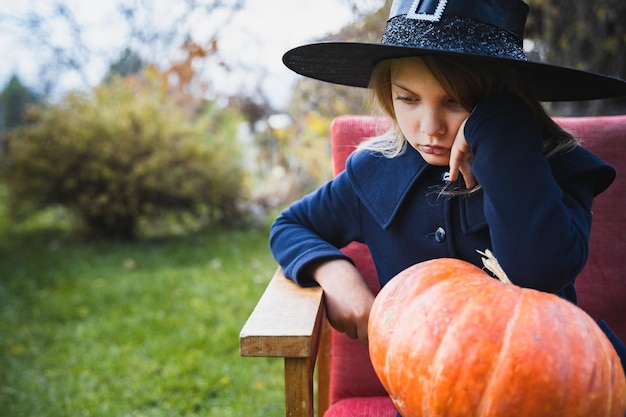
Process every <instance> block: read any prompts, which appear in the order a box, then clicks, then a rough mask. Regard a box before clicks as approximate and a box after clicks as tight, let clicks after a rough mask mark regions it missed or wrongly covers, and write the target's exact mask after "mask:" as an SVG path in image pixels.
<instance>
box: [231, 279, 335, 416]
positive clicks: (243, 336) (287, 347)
mask: <svg viewBox="0 0 626 417" xmlns="http://www.w3.org/2000/svg"><path fill="white" fill-rule="evenodd" d="M323 323H324V304H323V293H322V289H321V288H320V287H312V288H302V287H300V286H298V285H297V284H295V283H294V282H293V281H291V280H289V279H287V278H285V276H284V275H283V273H282V270H280V269H278V271H276V273H275V274H274V277H273V278H272V280H271V281H270V283H269V285H268V286H267V289H266V290H265V292H264V293H263V295H262V296H261V299H260V300H259V302H258V304H257V305H256V307H255V308H254V310H253V311H252V314H251V315H250V317H249V318H248V321H247V322H246V323H245V324H244V326H243V328H242V330H241V333H240V335H239V350H240V353H241V356H263V357H284V358H285V407H286V415H288V416H301V417H309V416H313V370H314V368H315V359H316V355H317V349H318V347H319V341H320V337H321V334H322V329H323V327H324V326H323Z"/></svg>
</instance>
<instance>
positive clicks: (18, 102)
mask: <svg viewBox="0 0 626 417" xmlns="http://www.w3.org/2000/svg"><path fill="white" fill-rule="evenodd" d="M39 102H40V98H39V96H37V94H35V93H34V92H32V91H31V90H30V89H29V88H27V87H26V86H24V84H22V82H21V81H20V79H19V77H18V76H17V75H13V76H12V77H11V79H10V80H9V82H8V83H7V85H6V86H5V87H4V90H2V92H1V93H0V108H2V114H1V120H0V126H4V128H6V129H12V128H14V127H17V126H20V125H23V124H24V122H25V116H26V110H27V109H28V107H30V106H32V105H35V104H37V103H39Z"/></svg>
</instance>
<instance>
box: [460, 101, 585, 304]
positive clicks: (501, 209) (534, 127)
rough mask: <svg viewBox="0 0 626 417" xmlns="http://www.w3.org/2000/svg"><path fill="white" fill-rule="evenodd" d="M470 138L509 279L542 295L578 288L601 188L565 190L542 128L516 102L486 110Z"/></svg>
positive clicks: (470, 126)
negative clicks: (593, 206)
mask: <svg viewBox="0 0 626 417" xmlns="http://www.w3.org/2000/svg"><path fill="white" fill-rule="evenodd" d="M464 134H465V138H466V140H467V143H468V144H469V146H470V149H471V152H472V154H473V158H474V159H473V163H472V172H473V174H474V176H475V178H476V180H477V181H478V183H479V184H481V186H482V188H483V191H484V211H485V216H486V218H487V222H488V224H489V229H490V235H491V241H492V245H493V247H492V249H493V252H494V253H495V255H496V257H497V258H498V261H499V262H500V264H501V265H502V267H503V269H504V270H505V272H506V273H507V274H508V275H509V277H510V278H511V280H512V281H513V282H514V283H516V284H518V285H520V286H524V287H530V288H535V289H539V290H542V291H548V292H557V291H559V290H561V289H563V288H564V287H566V286H567V285H569V284H571V283H572V282H573V280H574V279H575V277H576V275H577V274H578V273H579V272H580V270H581V269H582V267H583V266H584V264H585V262H586V260H587V254H588V249H589V248H588V246H589V235H590V230H591V203H592V200H593V196H594V188H595V180H594V179H593V178H592V177H586V178H581V177H579V178H578V179H577V181H576V182H570V183H566V184H561V185H559V184H558V183H557V181H556V179H555V177H554V175H553V173H552V171H551V167H550V164H549V163H548V160H547V158H546V157H545V156H544V155H543V149H542V145H543V139H542V136H541V132H540V130H539V126H538V124H537V122H536V120H535V118H534V117H533V115H532V113H531V111H530V109H529V108H528V107H527V106H526V105H525V104H523V103H522V102H521V100H519V99H517V98H516V97H513V96H497V97H492V98H489V99H487V100H486V101H485V102H483V103H481V104H480V105H479V106H478V107H477V108H476V109H475V111H474V112H473V113H472V115H471V116H470V118H469V119H468V121H467V123H466V125H465V129H464ZM562 187H563V188H562Z"/></svg>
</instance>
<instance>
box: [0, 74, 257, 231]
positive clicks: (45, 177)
mask: <svg viewBox="0 0 626 417" xmlns="http://www.w3.org/2000/svg"><path fill="white" fill-rule="evenodd" d="M134 81H135V82H134V83H130V82H129V81H128V80H121V79H118V80H114V81H113V82H111V83H110V84H107V85H103V86H100V87H97V88H95V89H94V90H93V92H92V94H89V95H87V94H80V93H71V94H69V95H68V96H66V97H65V98H64V99H63V100H62V101H61V102H60V103H59V104H57V105H54V106H49V107H40V108H38V109H35V110H33V111H32V112H31V118H32V120H31V121H32V122H33V123H32V124H31V125H29V126H27V127H24V128H21V129H18V130H16V131H14V132H12V133H11V134H10V136H9V149H8V152H7V156H6V161H5V164H4V169H3V171H4V175H3V176H4V179H5V182H6V185H7V187H8V189H9V198H10V210H11V213H12V214H13V215H17V216H18V217H24V216H27V215H30V214H33V213H34V212H35V211H37V210H40V209H44V208H47V207H50V206H57V205H61V206H64V207H66V208H68V209H69V210H70V211H71V212H72V213H75V214H76V215H77V216H78V217H79V218H80V219H82V220H83V221H84V223H85V225H86V226H87V227H88V228H89V229H90V230H91V231H93V232H95V233H98V234H101V235H105V236H107V237H117V238H132V237H134V236H135V235H136V234H137V232H138V225H139V224H140V222H144V221H148V222H154V221H157V220H159V219H163V218H164V217H165V216H171V214H172V213H174V214H177V215H183V216H184V215H187V216H188V215H189V214H191V215H193V216H194V217H195V218H202V219H204V220H205V221H212V222H219V223H222V224H228V223H232V222H233V220H234V219H235V218H236V216H237V212H236V203H237V201H238V200H239V199H240V198H242V197H243V196H244V193H245V188H244V186H243V185H242V184H243V183H244V180H245V178H244V170H243V169H242V166H241V163H240V161H239V157H238V152H237V149H236V143H235V141H234V139H233V136H234V129H235V126H236V125H237V124H238V123H239V118H238V115H236V114H232V112H229V111H227V110H215V109H214V106H212V103H210V102H205V103H204V106H203V107H204V109H203V110H202V111H200V112H198V111H197V109H198V107H197V106H195V105H194V106H193V107H192V109H193V110H194V111H192V112H190V111H188V109H187V111H186V112H185V110H184V107H183V106H181V105H180V104H177V103H175V102H174V101H173V100H172V99H170V98H168V96H167V95H166V94H164V92H163V91H161V90H160V89H158V88H157V87H151V86H149V85H146V84H145V83H138V82H137V80H136V79H135V80H134ZM186 113H193V114H194V116H193V117H189V116H188V115H186ZM190 119H191V120H190ZM229 129H230V130H229Z"/></svg>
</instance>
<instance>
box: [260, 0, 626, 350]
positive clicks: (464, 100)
mask: <svg viewBox="0 0 626 417" xmlns="http://www.w3.org/2000/svg"><path fill="white" fill-rule="evenodd" d="M527 12H528V9H527V6H526V5H525V4H524V3H523V2H521V1H519V0H506V1H505V0H501V1H499V2H492V1H484V0H471V1H470V0H448V1H447V2H446V1H445V0H442V1H413V0H411V1H408V0H404V1H402V0H397V1H395V2H394V3H393V5H392V11H391V17H390V20H389V21H388V23H387V28H386V30H385V34H384V35H383V40H382V42H381V44H362V43H322V44H312V45H306V46H303V47H300V48H296V49H293V50H291V51H289V52H288V53H287V54H286V55H285V57H284V62H285V63H286V65H287V66H289V67H290V68H291V69H293V70H294V71H296V72H298V73H301V74H304V75H306V76H309V77H313V78H317V79H321V80H325V81H330V82H335V83H340V84H346V85H353V86H369V87H370V88H371V90H372V94H373V96H374V99H375V102H376V103H377V104H378V105H379V107H380V108H381V109H382V110H383V111H384V112H385V114H386V115H387V116H388V117H389V118H390V119H391V120H392V123H393V125H392V128H391V129H390V130H389V131H388V132H387V133H386V134H384V135H382V136H380V137H376V138H372V139H370V140H368V141H366V142H365V143H363V144H362V145H361V146H360V149H359V150H358V151H356V152H354V153H353V154H352V155H351V156H350V158H349V159H348V161H347V164H346V169H345V171H344V172H342V173H341V174H339V175H338V176H337V177H336V178H335V179H333V180H332V181H330V182H328V183H327V184H325V185H324V186H322V187H321V188H320V189H318V190H317V191H315V192H314V193H312V194H310V195H308V196H306V197H304V198H303V199H301V200H300V201H298V202H296V203H294V204H293V205H292V206H291V207H289V208H288V209H286V210H285V211H284V212H283V213H282V214H281V215H280V216H279V217H278V218H277V219H276V221H275V223H274V225H273V226H272V230H271V235H270V244H271V248H272V251H273V253H274V255H275V257H276V259H277V260H278V262H279V263H280V265H281V266H282V268H283V270H284V273H285V275H286V276H287V277H289V278H291V279H293V280H295V281H296V282H298V283H299V284H300V285H317V284H319V285H320V286H322V288H323V289H324V296H325V303H326V310H327V314H328V318H329V320H330V323H331V324H332V325H333V326H334V327H335V328H336V329H337V330H339V331H342V332H345V333H346V334H347V335H348V336H349V337H352V338H358V339H359V340H361V341H362V342H364V343H367V320H368V316H369V310H370V307H371V304H372V302H373V299H374V296H373V295H372V293H371V291H370V290H369V288H368V287H367V285H366V284H365V282H364V280H363V278H362V277H361V275H360V274H359V272H358V271H357V270H356V268H355V267H354V265H353V264H352V262H351V260H350V259H349V258H347V257H346V256H345V255H344V254H343V253H342V252H341V251H340V250H339V249H338V248H342V247H343V246H345V245H347V244H348V243H350V242H351V241H359V242H364V243H366V244H367V245H368V247H369V249H370V252H371V254H372V257H373V259H374V263H375V265H376V270H377V272H378V277H379V280H380V284H381V286H382V285H385V283H387V282H388V281H389V280H390V279H391V278H392V277H393V276H395V275H396V274H397V273H399V272H400V271H402V270H403V269H405V268H407V267H409V266H411V265H413V264H415V263H417V262H421V261H425V260H428V259H433V258H440V257H453V258H459V259H463V260H466V261H468V262H471V263H473V264H475V265H478V266H482V262H481V259H480V255H479V254H478V253H477V250H483V249H485V248H488V249H490V250H491V251H492V252H494V254H495V255H496V257H497V258H498V261H499V263H500V265H501V266H502V268H503V269H504V271H505V272H506V274H507V275H508V276H509V278H510V279H511V281H513V282H514V283H515V284H517V285H519V286H523V287H529V288H534V289H538V290H541V291H546V292H552V293H556V294H558V295H560V296H561V297H564V298H566V299H568V300H571V301H572V302H576V293H575V290H574V281H575V278H576V276H577V274H578V273H579V272H580V271H581V269H582V268H583V266H584V265H585V262H586V259H587V254H588V249H589V248H588V243H589V235H590V230H591V217H592V216H591V205H592V202H593V198H594V197H595V196H596V195H598V194H599V193H601V192H602V191H604V190H605V189H606V188H607V187H609V185H610V184H611V183H612V181H613V179H614V177H615V170H614V169H613V168H612V167H610V166H609V165H607V164H606V163H604V162H603V161H601V160H600V159H599V158H597V157H596V156H595V155H593V154H591V153H590V152H588V151H586V150H585V149H584V148H582V147H580V146H578V144H577V142H576V140H575V139H574V138H573V137H572V136H571V135H569V134H568V133H567V132H565V131H563V130H562V129H561V128H560V127H559V126H558V125H556V124H555V123H554V122H553V121H552V119H551V118H550V117H549V116H548V115H547V114H546V112H545V111H544V109H543V108H542V106H541V104H540V100H553V101H554V100H573V99H581V100H582V99H590V98H603V97H611V96H620V95H626V82H624V81H622V80H619V79H615V78H611V77H606V76H601V75H597V74H591V73H587V72H581V71H576V70H573V69H568V68H563V67H555V66H550V65H546V64H539V63H531V62H528V61H526V58H525V56H524V53H523V51H522V48H521V45H522V39H523V26H524V22H525V18H526V14H527ZM616 350H618V353H619V354H620V356H621V358H622V362H624V358H625V356H624V355H625V352H624V347H623V345H622V346H620V345H619V343H616Z"/></svg>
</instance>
